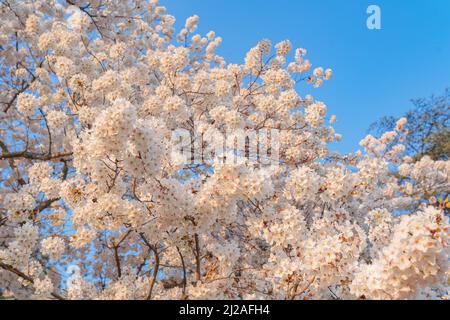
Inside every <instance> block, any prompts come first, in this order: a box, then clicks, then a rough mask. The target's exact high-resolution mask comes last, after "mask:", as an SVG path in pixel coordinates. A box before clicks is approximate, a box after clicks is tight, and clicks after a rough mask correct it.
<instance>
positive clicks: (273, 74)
mask: <svg viewBox="0 0 450 320" xmlns="http://www.w3.org/2000/svg"><path fill="white" fill-rule="evenodd" d="M0 20H1V24H0V89H1V90H0V147H1V150H0V170H1V173H0V189H1V192H0V291H1V294H2V295H3V296H4V297H13V298H17V299H30V298H31V299H414V298H426V299H431V298H445V297H446V296H447V294H448V286H447V279H448V270H449V265H448V262H449V253H450V252H449V247H448V244H449V238H448V237H449V221H448V217H447V216H446V215H445V214H444V208H441V207H439V205H436V203H437V202H436V201H437V200H436V195H439V194H446V193H447V192H448V190H449V189H450V188H449V187H450V185H449V184H450V176H449V172H450V162H449V161H433V160H432V159H431V158H429V157H424V158H422V159H421V160H420V161H416V162H413V161H412V159H411V158H408V157H407V156H405V155H404V149H405V148H404V146H403V145H402V144H401V142H402V141H404V139H405V135H406V132H405V125H406V121H405V119H400V120H399V121H398V123H397V125H396V128H395V129H394V130H393V131H390V132H387V133H385V134H384V135H382V136H381V138H379V139H376V138H374V137H372V136H368V137H366V138H365V139H364V140H363V141H362V142H361V146H362V147H363V150H362V151H359V152H356V153H354V154H349V155H340V154H338V153H336V152H333V151H331V150H330V148H329V144H330V143H332V142H335V141H339V140H340V138H341V137H340V135H339V134H337V133H335V131H334V129H333V127H332V123H333V122H334V121H335V116H327V108H326V105H325V103H323V102H321V101H317V100H315V99H314V98H313V97H312V96H311V95H309V94H307V93H305V92H300V91H301V90H300V89H299V88H300V87H301V88H303V89H302V90H307V88H308V87H307V86H298V84H299V83H305V84H309V85H311V86H314V87H316V88H318V87H320V86H322V84H323V83H324V82H325V81H327V80H330V79H331V77H332V71H331V70H330V69H326V70H324V69H323V68H320V67H317V68H315V69H314V68H313V67H312V64H311V63H310V61H309V60H307V58H306V56H307V52H306V50H305V49H294V48H293V47H292V45H291V43H290V42H289V41H283V42H281V43H278V44H276V45H275V46H274V47H273V48H272V45H271V43H270V42H269V41H268V40H262V41H261V42H259V43H258V44H257V45H256V46H255V47H254V48H252V49H251V50H250V51H249V52H248V53H247V54H246V56H245V62H244V63H243V64H242V65H236V64H228V63H226V62H225V60H224V59H223V58H222V57H220V56H219V55H218V54H217V53H216V49H217V48H218V46H219V45H220V44H221V42H222V39H221V38H220V37H218V36H216V35H215V33H214V32H209V33H208V34H207V35H206V36H202V35H200V34H197V33H196V29H197V25H198V22H199V18H198V17H197V16H192V17H190V18H189V19H187V21H186V24H185V27H184V28H183V29H181V30H180V31H179V32H176V31H175V29H174V23H175V18H174V17H173V16H171V15H169V14H167V13H166V9H165V8H164V7H162V6H160V5H159V4H158V2H157V1H156V0H150V1H140V0H135V1H110V0H101V1H100V0H92V1H89V2H87V1H81V0H71V1H69V0H66V1H62V0H47V1H44V0H34V1H17V0H2V1H1V4H0ZM311 90H312V89H311ZM180 129H182V130H184V131H186V132H189V134H190V137H191V140H192V141H191V142H192V143H196V144H200V145H201V146H203V143H206V144H208V143H209V144H211V143H212V142H213V141H214V139H209V140H206V142H204V141H203V137H204V136H208V135H209V136H210V137H217V134H218V133H223V132H234V131H236V130H241V129H242V130H247V131H252V132H260V131H262V130H275V131H276V132H277V134H278V139H279V148H277V149H275V148H274V145H271V144H270V145H266V147H268V148H266V149H267V150H268V151H269V152H268V153H267V154H266V155H268V154H272V155H273V154H274V153H275V151H274V150H276V152H277V157H276V159H277V161H276V163H273V162H269V163H267V162H264V161H262V159H261V158H259V157H257V158H256V159H251V158H250V157H249V156H248V155H247V154H245V153H244V154H243V153H233V152H228V151H229V150H228V149H227V148H228V146H226V148H225V153H224V154H222V158H220V157H219V161H213V162H211V161H203V162H201V161H189V162H188V163H184V162H183V161H179V159H178V158H177V157H176V156H174V153H173V152H172V151H173V150H172V149H173V146H174V144H175V141H174V139H173V132H174V131H176V130H180ZM261 140H263V139H261ZM393 141H398V142H399V143H398V144H393V143H392V142H393ZM258 143H259V144H258V145H264V142H263V141H259V142H258ZM196 152H197V151H196V150H194V151H193V153H196ZM227 155H228V156H229V157H231V156H234V157H235V158H239V159H240V160H242V161H234V162H230V161H226V157H227ZM194 158H195V159H199V155H198V154H196V155H195V157H193V159H194ZM200 158H201V157H200ZM392 172H396V173H397V174H392ZM431 195H432V196H431Z"/></svg>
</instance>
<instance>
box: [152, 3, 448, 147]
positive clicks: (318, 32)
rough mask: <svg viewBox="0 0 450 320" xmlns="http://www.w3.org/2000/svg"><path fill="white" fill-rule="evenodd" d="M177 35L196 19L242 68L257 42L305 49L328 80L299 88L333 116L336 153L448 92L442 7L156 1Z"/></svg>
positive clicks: (444, 7)
mask: <svg viewBox="0 0 450 320" xmlns="http://www.w3.org/2000/svg"><path fill="white" fill-rule="evenodd" d="M160 3H161V4H162V5H165V6H166V7H167V8H168V11H169V13H170V14H172V15H174V16H175V17H176V18H177V19H178V21H177V26H178V27H181V26H182V25H183V24H184V21H185V19H186V18H187V17H189V16H191V15H193V14H197V15H199V16H200V29H199V30H200V32H201V33H206V32H208V31H209V30H214V31H215V32H216V33H217V35H219V36H221V37H222V38H223V40H224V41H223V43H222V46H221V48H220V50H219V51H218V52H219V54H221V55H222V56H224V57H225V59H226V60H227V61H228V62H233V63H242V62H243V59H244V56H245V53H246V52H247V50H248V49H249V48H251V47H252V46H254V45H255V44H256V43H257V42H258V41H259V40H261V39H262V38H268V39H270V40H271V41H272V42H273V43H275V42H277V41H280V40H284V39H289V40H291V41H292V43H293V45H294V47H304V48H307V49H308V57H309V59H310V60H311V61H312V63H313V65H314V66H323V67H330V68H332V69H333V70H334V75H335V76H334V78H333V80H332V81H330V82H327V83H326V84H325V86H324V87H322V88H320V89H313V88H308V89H307V91H304V88H301V89H299V93H300V94H301V95H304V94H306V93H311V94H312V95H313V96H314V97H315V98H316V99H318V100H322V101H324V102H325V103H326V104H327V105H328V109H329V113H330V114H336V115H337V117H338V122H337V123H336V125H335V128H336V130H337V132H339V133H341V134H343V137H344V138H343V141H342V142H341V143H340V144H339V145H338V146H337V148H338V150H339V151H341V152H351V151H355V150H357V149H358V142H359V140H361V138H363V137H364V136H365V134H366V132H367V128H368V126H369V125H370V124H371V123H372V122H373V121H375V120H376V119H378V118H379V117H381V116H383V115H395V116H397V115H398V116H400V115H401V114H402V113H403V112H404V111H406V110H408V109H409V108H410V107H411V103H410V102H409V100H410V99H411V98H420V97H428V96H430V95H431V94H440V93H442V92H443V91H444V89H445V87H447V86H450V1H448V0H371V1H366V0H277V1H266V0H241V1H239V0H227V1H218V0H215V1H211V0H160ZM370 4H376V5H378V6H380V8H381V13H382V18H381V19H382V29H381V30H369V29H367V27H366V20H367V17H368V15H367V13H366V9H367V7H368V6H369V5H370Z"/></svg>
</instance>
